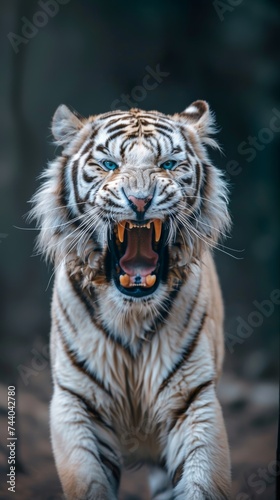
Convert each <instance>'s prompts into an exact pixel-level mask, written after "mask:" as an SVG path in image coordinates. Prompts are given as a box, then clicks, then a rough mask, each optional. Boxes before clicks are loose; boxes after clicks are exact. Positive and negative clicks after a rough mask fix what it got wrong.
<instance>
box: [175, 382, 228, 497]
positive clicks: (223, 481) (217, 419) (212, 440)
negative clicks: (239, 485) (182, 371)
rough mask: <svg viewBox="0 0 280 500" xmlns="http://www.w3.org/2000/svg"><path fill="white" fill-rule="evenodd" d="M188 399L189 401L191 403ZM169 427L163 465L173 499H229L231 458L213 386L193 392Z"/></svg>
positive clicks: (202, 386)
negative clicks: (169, 479)
mask: <svg viewBox="0 0 280 500" xmlns="http://www.w3.org/2000/svg"><path fill="white" fill-rule="evenodd" d="M190 400H191V401H190ZM190 400H189V404H188V407H187V408H186V409H185V411H184V409H183V411H182V412H181V411H180V409H178V410H176V416H175V418H173V420H172V421H171V424H170V426H169V435H168V443H167V453H166V465H167V469H168V473H169V475H170V477H171V479H172V484H173V488H174V489H173V498H174V500H206V499H207V500H228V499H229V498H230V458H229V448H228V442H227V436H226V432H225V427H224V421H223V416H222V411H221V407H220V404H219V402H218V399H217V397H216V393H215V388H214V386H213V383H210V384H209V385H208V384H207V383H206V384H202V385H201V386H200V387H198V388H197V389H195V390H194V391H193V394H192V395H191V397H190Z"/></svg>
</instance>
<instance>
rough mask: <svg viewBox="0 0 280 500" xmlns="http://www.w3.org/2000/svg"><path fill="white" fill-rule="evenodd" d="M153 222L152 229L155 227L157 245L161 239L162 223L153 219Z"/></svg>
mask: <svg viewBox="0 0 280 500" xmlns="http://www.w3.org/2000/svg"><path fill="white" fill-rule="evenodd" d="M153 222H154V227H155V240H156V243H157V242H158V241H159V240H160V237H161V229H162V222H161V220H159V219H154V221H153Z"/></svg>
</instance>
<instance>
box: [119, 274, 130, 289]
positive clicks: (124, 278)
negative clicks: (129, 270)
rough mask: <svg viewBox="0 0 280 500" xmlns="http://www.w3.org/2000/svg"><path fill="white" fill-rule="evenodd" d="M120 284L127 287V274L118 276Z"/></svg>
mask: <svg viewBox="0 0 280 500" xmlns="http://www.w3.org/2000/svg"><path fill="white" fill-rule="evenodd" d="M120 284H121V285H122V286H125V287H128V285H129V284H130V276H128V274H122V275H121V276H120Z"/></svg>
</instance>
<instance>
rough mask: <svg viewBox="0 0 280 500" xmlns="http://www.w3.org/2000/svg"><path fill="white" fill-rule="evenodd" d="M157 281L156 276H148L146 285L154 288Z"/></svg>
mask: <svg viewBox="0 0 280 500" xmlns="http://www.w3.org/2000/svg"><path fill="white" fill-rule="evenodd" d="M156 279H157V277H156V275H155V274H148V276H146V285H147V286H148V287H151V286H153V285H154V284H155V282H156Z"/></svg>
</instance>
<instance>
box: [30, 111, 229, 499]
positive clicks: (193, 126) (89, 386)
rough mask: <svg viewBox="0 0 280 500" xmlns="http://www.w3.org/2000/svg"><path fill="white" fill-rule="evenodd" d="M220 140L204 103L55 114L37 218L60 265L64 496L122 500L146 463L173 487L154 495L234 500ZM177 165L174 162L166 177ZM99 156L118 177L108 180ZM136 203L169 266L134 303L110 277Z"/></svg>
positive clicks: (56, 435) (58, 454) (58, 431)
mask: <svg viewBox="0 0 280 500" xmlns="http://www.w3.org/2000/svg"><path fill="white" fill-rule="evenodd" d="M214 132H215V130H214V121H213V117H212V115H211V113H210V111H209V108H208V105H207V104H206V103H205V102H204V101H196V102H195V103H193V104H192V105H191V106H190V107H189V108H187V109H186V110H185V111H184V112H183V113H180V114H175V115H172V116H169V115H164V114H161V113H159V112H157V111H150V112H147V111H142V110H138V109H132V110H130V111H127V112H126V111H114V112H109V113H107V114H103V115H98V116H91V117H90V118H88V119H85V118H82V117H80V116H78V115H77V114H74V113H72V112H71V111H70V110H69V109H68V108H67V107H66V106H63V105H62V106H60V107H59V108H58V110H57V112H56V113H55V116H54V119H53V134H54V137H55V139H56V141H57V144H58V145H61V146H62V147H63V151H62V154H61V156H59V157H58V158H57V159H56V160H54V161H53V162H52V163H51V164H50V165H49V166H48V168H47V169H46V171H45V172H44V174H43V184H42V187H41V188H40V190H39V191H38V193H37V194H36V195H35V197H34V200H33V201H34V208H33V211H32V216H33V217H36V219H37V221H38V227H39V228H40V236H39V240H38V247H39V249H40V250H41V251H43V252H44V253H45V255H46V256H47V257H48V258H50V259H52V261H53V262H54V265H55V286H54V294H53V301H52V331H51V359H52V373H53V383H54V393H53V398H52V403H51V434H52V445H53V451H54V456H55V461H56V465H57V469H58V473H59V476H60V479H61V483H62V486H63V489H64V492H65V495H66V498H67V499H71V500H74V499H84V500H89V499H102V500H103V499H104V500H105V499H108V500H112V499H116V498H117V495H118V487H119V481H120V476H121V470H122V467H123V466H133V465H134V464H137V463H138V462H143V461H146V460H147V461H149V462H153V463H154V464H157V465H158V466H160V467H162V468H163V469H164V471H165V472H166V477H167V483H168V485H169V488H170V489H169V490H168V489H167V490H166V492H165V493H163V492H161V493H160V492H158V496H156V495H157V493H156V491H154V495H155V496H154V498H173V499H176V500H183V499H184V500H185V499H189V500H202V499H205V498H208V499H212V500H221V499H227V498H229V488H230V464H229V452H228V444H227V437H226V433H225V429H224V423H223V418H222V413H221V408H220V405H219V402H218V400H217V397H216V389H215V388H216V382H217V379H218V377H219V374H220V371H221V365H222V359H223V331H222V323H223V307H222V299H221V294H220V288H219V284H218V280H217V276H216V271H215V268H214V264H213V260H212V257H211V249H212V248H213V247H214V246H215V245H216V243H217V241H218V238H219V236H220V235H221V234H224V232H225V231H226V230H227V229H228V226H229V215H228V212H227V196H226V194H227V193H226V187H225V183H224V181H223V179H222V176H221V174H220V173H219V172H218V170H217V169H216V168H215V167H214V166H213V165H212V164H211V162H210V160H209V158H208V155H207V151H206V147H207V146H212V147H215V146H217V144H216V142H215V141H214V139H213V138H212V135H213V133H214ZM169 158H172V159H174V160H175V161H177V164H176V167H175V168H174V169H173V170H164V169H163V168H161V166H160V165H162V163H163V162H165V161H167V160H168V159H169ZM104 159H107V160H110V161H113V162H115V163H117V164H118V165H119V168H118V169H116V170H114V171H106V170H105V169H104V164H103V163H102V162H103V160H104ZM129 195H131V196H134V197H137V198H141V199H148V198H149V199H150V198H151V197H152V201H151V203H150V205H149V208H148V209H147V211H146V214H145V217H146V218H147V219H152V220H153V219H160V220H162V221H165V223H166V228H167V229H166V231H167V236H166V245H167V251H168V261H166V262H168V268H166V269H165V271H164V273H165V276H164V278H162V279H161V281H160V283H159V285H158V287H157V288H156V290H155V291H154V292H153V293H151V294H149V295H147V296H145V297H130V296H128V295H125V294H124V293H122V292H121V291H120V290H119V289H118V288H117V287H116V285H115V283H114V281H113V280H112V278H111V276H110V274H108V262H109V261H108V259H110V258H111V257H110V252H109V251H108V243H109V239H110V238H113V237H114V226H115V224H116V223H118V222H120V221H122V220H133V219H134V216H135V214H134V212H133V208H132V206H131V204H129V203H128V196H129ZM161 486H162V485H161ZM155 489H156V488H155ZM168 491H169V493H168Z"/></svg>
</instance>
